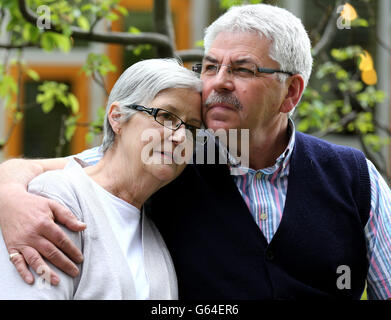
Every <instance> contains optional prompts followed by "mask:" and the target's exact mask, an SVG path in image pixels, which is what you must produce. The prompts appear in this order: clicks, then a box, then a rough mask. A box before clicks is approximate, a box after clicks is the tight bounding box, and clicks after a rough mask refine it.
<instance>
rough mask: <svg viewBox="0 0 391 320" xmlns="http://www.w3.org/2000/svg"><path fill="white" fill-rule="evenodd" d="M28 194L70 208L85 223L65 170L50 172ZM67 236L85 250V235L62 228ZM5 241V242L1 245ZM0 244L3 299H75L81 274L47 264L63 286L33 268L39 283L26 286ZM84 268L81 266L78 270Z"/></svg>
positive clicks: (35, 183) (0, 282)
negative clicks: (74, 274) (75, 275)
mask: <svg viewBox="0 0 391 320" xmlns="http://www.w3.org/2000/svg"><path fill="white" fill-rule="evenodd" d="M28 191H29V192H31V193H33V194H36V195H40V196H43V197H46V198H49V199H53V200H55V201H57V202H59V203H60V204H62V205H64V206H66V207H68V208H69V209H70V210H71V211H72V212H73V213H74V214H75V215H76V216H77V217H78V218H79V219H82V215H81V212H80V208H79V205H78V201H77V198H75V195H74V194H73V191H72V187H71V183H70V181H69V180H68V177H67V175H66V174H64V172H63V171H62V170H58V171H57V170H56V171H49V172H46V173H44V174H42V175H40V176H38V177H37V178H35V179H33V180H32V181H31V183H30V184H29V186H28ZM59 226H60V227H61V228H62V230H63V231H64V232H65V234H66V235H67V236H68V237H69V238H70V240H71V241H73V243H75V244H76V246H77V247H78V248H79V249H80V250H82V232H81V233H80V232H79V233H76V232H72V231H69V230H68V229H67V228H65V227H64V226H62V225H59ZM1 240H2V241H1ZM1 240H0V272H1V277H0V299H5V300H36V299H37V300H42V299H51V300H52V299H53V300H69V299H73V294H74V292H75V291H76V288H77V285H78V282H79V279H80V274H79V276H78V277H76V278H72V277H70V276H68V275H67V274H65V273H64V272H62V271H60V270H59V269H58V268H56V267H55V266H54V265H52V264H51V263H50V262H48V261H47V260H46V263H47V264H48V266H49V267H50V268H51V269H52V270H53V271H54V272H56V273H57V274H58V275H59V277H60V283H59V284H58V285H57V286H53V285H51V284H50V275H49V274H48V272H47V271H46V272H45V270H42V271H44V273H43V274H42V275H38V274H36V273H35V272H34V271H33V270H32V269H31V268H30V270H31V272H32V273H33V275H34V278H35V281H34V284H33V285H28V284H26V283H25V282H24V281H23V280H22V278H21V277H20V276H19V274H18V272H17V271H16V269H15V267H14V266H13V264H12V263H11V261H9V256H8V251H7V249H6V247H5V244H4V240H3V239H2V238H1ZM78 267H79V268H81V266H80V265H79V266H78Z"/></svg>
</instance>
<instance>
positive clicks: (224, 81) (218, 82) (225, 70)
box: [212, 65, 235, 91]
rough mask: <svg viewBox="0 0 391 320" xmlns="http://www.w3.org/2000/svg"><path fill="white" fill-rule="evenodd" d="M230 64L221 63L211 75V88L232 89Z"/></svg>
mask: <svg viewBox="0 0 391 320" xmlns="http://www.w3.org/2000/svg"><path fill="white" fill-rule="evenodd" d="M233 80H234V79H233V75H232V71H231V66H226V65H221V66H220V68H219V70H218V71H217V73H216V75H215V76H214V77H213V80H212V81H213V88H214V89H215V90H216V91H233V90H234V88H235V86H234V81H233Z"/></svg>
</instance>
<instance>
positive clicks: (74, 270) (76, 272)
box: [71, 268, 79, 277]
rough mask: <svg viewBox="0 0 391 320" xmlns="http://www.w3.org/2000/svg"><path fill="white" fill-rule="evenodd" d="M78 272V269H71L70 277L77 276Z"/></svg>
mask: <svg viewBox="0 0 391 320" xmlns="http://www.w3.org/2000/svg"><path fill="white" fill-rule="evenodd" d="M78 274H79V269H77V268H76V269H72V272H71V276H72V277H77V276H78Z"/></svg>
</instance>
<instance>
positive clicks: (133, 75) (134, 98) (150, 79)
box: [102, 59, 202, 152]
mask: <svg viewBox="0 0 391 320" xmlns="http://www.w3.org/2000/svg"><path fill="white" fill-rule="evenodd" d="M171 88H185V89H194V90H196V91H198V92H201V90H202V82H201V80H200V79H199V77H198V76H197V75H196V74H195V73H194V72H193V71H190V70H188V69H186V68H185V67H183V66H182V65H181V64H180V63H179V62H178V61H177V60H175V59H150V60H144V61H140V62H137V63H135V64H134V65H132V66H130V67H129V68H128V69H126V70H125V71H124V73H122V75H121V76H120V77H119V79H118V80H117V82H116V83H115V85H114V87H113V89H112V90H111V93H110V96H109V99H108V102H107V107H106V115H105V119H104V126H103V132H104V136H103V143H102V151H103V152H106V151H107V150H108V149H109V148H110V147H111V146H112V145H113V143H114V140H115V133H114V131H113V129H112V128H111V125H110V122H109V120H108V112H109V110H110V107H111V105H112V104H113V103H114V102H117V103H118V105H119V114H120V116H121V117H120V121H121V122H127V121H129V119H130V117H131V116H132V115H133V114H135V113H136V112H137V111H135V110H133V109H130V108H127V107H126V106H127V105H131V104H140V105H144V106H146V107H148V105H149V104H150V103H151V102H152V100H153V99H155V97H156V96H157V95H158V93H159V92H161V91H163V90H165V89H171Z"/></svg>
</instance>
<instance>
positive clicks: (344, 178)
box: [148, 133, 370, 300]
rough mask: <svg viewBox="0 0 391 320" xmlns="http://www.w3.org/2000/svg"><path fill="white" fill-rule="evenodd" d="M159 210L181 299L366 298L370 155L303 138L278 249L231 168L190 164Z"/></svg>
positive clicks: (158, 199) (157, 201) (154, 212)
mask: <svg viewBox="0 0 391 320" xmlns="http://www.w3.org/2000/svg"><path fill="white" fill-rule="evenodd" d="M149 210H151V211H150V214H151V216H152V218H153V219H154V221H155V223H156V225H157V226H158V228H159V230H160V231H161V233H162V235H163V237H164V239H165V241H166V243H167V246H168V248H169V250H170V253H171V255H172V258H173V261H174V264H175V268H176V272H177V276H178V284H179V297H180V299H237V300H242V299H245V300H247V299H304V298H305V299H316V298H322V299H324V298H331V299H332V298H345V299H359V298H360V296H361V293H362V291H363V289H364V285H365V279H366V275H367V271H368V262H367V259H366V244H365V236H364V232H363V229H364V226H365V224H366V222H367V220H368V217H369V210H370V181H369V173H368V168H367V165H366V160H365V157H364V155H363V154H362V153H361V152H360V151H357V150H354V149H351V148H347V147H341V146H336V145H331V144H329V143H327V142H325V141H323V140H319V139H316V138H314V137H311V136H308V135H304V134H301V133H296V145H295V148H294V150H293V154H292V158H291V162H290V174H289V179H288V192H287V197H286V203H285V209H284V213H283V217H282V220H281V223H280V226H279V228H278V230H277V232H276V234H275V236H274V237H273V239H272V241H271V243H270V244H268V243H267V241H266V239H265V238H264V236H263V234H262V232H261V231H260V230H259V228H258V226H257V225H256V223H255V222H254V220H253V218H252V216H251V214H250V212H249V210H248V208H247V206H246V204H245V202H244V201H243V199H242V197H241V195H240V193H239V191H238V190H237V187H236V185H235V183H234V181H233V179H232V177H231V176H230V173H229V170H228V167H227V166H226V165H189V166H188V167H187V168H186V170H185V171H184V172H183V174H182V175H181V176H180V177H179V178H178V179H177V180H175V181H174V182H172V183H171V184H170V185H168V186H166V187H164V188H162V189H161V190H159V192H157V193H156V194H155V195H154V196H153V198H152V199H151V202H150V204H149ZM149 210H148V211H149ZM340 266H343V267H342V268H343V269H338V268H339V267H340ZM347 268H348V269H347ZM341 270H342V271H341ZM348 271H349V272H348ZM341 276H342V277H343V279H342V280H343V281H342V284H343V285H344V286H343V287H342V289H341V286H339V287H338V286H337V281H338V279H339V277H341ZM348 276H350V278H348ZM340 280H341V279H340ZM349 287H350V289H349Z"/></svg>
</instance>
